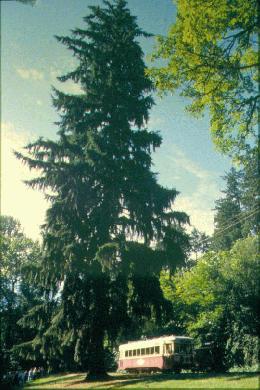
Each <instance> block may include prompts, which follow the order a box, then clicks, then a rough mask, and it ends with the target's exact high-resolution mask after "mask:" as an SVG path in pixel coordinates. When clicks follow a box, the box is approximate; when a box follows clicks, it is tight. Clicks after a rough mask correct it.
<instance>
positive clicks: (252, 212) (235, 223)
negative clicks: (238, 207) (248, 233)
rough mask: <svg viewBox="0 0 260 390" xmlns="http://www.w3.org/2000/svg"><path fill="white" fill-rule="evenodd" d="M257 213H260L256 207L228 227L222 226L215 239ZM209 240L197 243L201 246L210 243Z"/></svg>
mask: <svg viewBox="0 0 260 390" xmlns="http://www.w3.org/2000/svg"><path fill="white" fill-rule="evenodd" d="M259 211H260V210H259V206H257V207H256V208H255V209H253V210H250V212H249V214H248V215H243V216H241V218H239V219H238V220H237V221H236V222H234V223H232V224H230V225H228V226H224V228H223V229H221V230H218V231H217V232H216V234H215V237H218V236H219V235H220V234H221V233H223V232H224V231H226V230H228V229H230V228H231V227H233V226H235V225H237V224H238V223H240V222H241V221H243V220H247V219H248V218H251V217H252V216H253V215H255V214H256V213H257V212H259ZM236 218H238V217H235V218H234V219H236ZM210 240H211V237H209V238H206V239H204V240H202V241H200V242H199V243H200V244H202V243H204V242H207V241H210Z"/></svg>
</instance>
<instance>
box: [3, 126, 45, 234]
mask: <svg viewBox="0 0 260 390" xmlns="http://www.w3.org/2000/svg"><path fill="white" fill-rule="evenodd" d="M29 140H30V141H32V136H31V135H30V134H28V133H26V132H25V131H23V130H21V129H17V128H15V127H14V125H13V124H11V123H3V124H2V134H1V213H2V214H4V215H11V216H13V217H14V218H16V219H18V220H19V221H20V222H21V225H22V227H23V228H24V232H25V234H26V235H27V236H28V237H31V238H33V239H38V238H39V237H40V225H41V224H42V223H43V222H44V215H45V210H46V208H47V202H46V200H45V199H44V196H43V194H42V193H40V192H38V191H36V190H32V189H30V188H28V187H27V186H26V185H25V184H24V183H23V180H26V179H30V178H32V177H34V176H35V174H33V173H32V172H30V171H29V169H28V168H27V167H25V166H24V165H22V163H21V161H19V160H17V158H16V157H15V156H14V154H13V150H16V151H21V149H22V147H23V146H24V145H26V143H27V142H28V141H29Z"/></svg>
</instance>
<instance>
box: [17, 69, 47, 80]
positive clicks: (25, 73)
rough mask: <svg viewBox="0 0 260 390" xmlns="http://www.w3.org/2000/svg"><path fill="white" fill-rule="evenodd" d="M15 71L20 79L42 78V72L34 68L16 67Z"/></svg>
mask: <svg viewBox="0 0 260 390" xmlns="http://www.w3.org/2000/svg"><path fill="white" fill-rule="evenodd" d="M16 72H17V74H18V75H19V76H20V77H21V78H22V79H26V80H28V79H31V80H35V81H39V80H43V79H44V74H43V73H42V72H40V71H39V70H37V69H34V68H16Z"/></svg>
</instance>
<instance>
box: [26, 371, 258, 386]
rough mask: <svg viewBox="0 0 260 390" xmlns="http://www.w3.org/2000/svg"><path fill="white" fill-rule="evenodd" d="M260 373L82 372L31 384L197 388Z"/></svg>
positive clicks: (250, 376) (251, 376)
mask: <svg viewBox="0 0 260 390" xmlns="http://www.w3.org/2000/svg"><path fill="white" fill-rule="evenodd" d="M257 375H259V373H256V372H241V373H240V372H235V373H214V372H212V373H183V374H168V373H167V374H161V373H158V374H139V375H138V374H119V375H115V376H110V377H109V378H108V379H107V380H105V381H100V382H98V381H96V382H88V381H86V380H85V379H83V380H76V379H77V378H78V379H80V378H82V374H75V375H71V376H68V377H65V378H64V377H63V378H60V379H56V380H55V379H53V380H51V381H49V382H44V383H38V384H37V383H35V384H33V383H32V384H31V387H37V389H38V390H40V388H41V386H42V388H45V389H48V390H64V388H67V389H70V388H71V389H73V390H82V388H83V387H82V385H83V384H85V385H86V389H98V388H100V387H102V388H109V389H116V388H123V387H125V386H128V385H131V384H134V385H137V386H138V384H139V383H140V388H143V387H146V385H147V386H149V384H151V383H154V382H156V383H160V382H164V381H170V380H180V381H183V386H184V387H185V381H186V380H187V381H189V380H193V381H194V382H195V383H194V388H196V381H198V380H203V379H205V380H207V379H212V378H216V379H217V378H223V379H225V380H227V381H234V380H235V381H239V380H241V379H246V378H253V377H256V376H257ZM70 380H72V382H71V383H68V384H67V385H65V386H63V387H56V386H55V387H53V388H52V387H49V384H56V383H58V382H67V381H70ZM73 386H81V387H73ZM26 388H27V389H29V388H30V386H26Z"/></svg>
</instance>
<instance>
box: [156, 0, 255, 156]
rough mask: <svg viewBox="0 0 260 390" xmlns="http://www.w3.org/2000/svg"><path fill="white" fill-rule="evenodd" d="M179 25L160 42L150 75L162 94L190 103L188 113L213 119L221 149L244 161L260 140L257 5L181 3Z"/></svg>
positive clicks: (214, 135)
mask: <svg viewBox="0 0 260 390" xmlns="http://www.w3.org/2000/svg"><path fill="white" fill-rule="evenodd" d="M176 5H177V17H176V22H175V23H174V24H173V25H172V27H171V28H170V30H169V33H168V36H167V37H159V38H158V46H157V49H156V52H155V54H154V56H153V58H154V59H158V58H159V59H162V63H163V65H161V64H159V65H158V66H155V67H154V68H152V69H151V72H150V73H151V74H152V76H153V78H154V80H155V82H156V86H157V87H158V89H159V90H161V91H176V90H177V91H178V92H180V93H181V94H182V95H183V96H186V97H189V98H191V100H192V103H191V105H190V106H189V107H188V110H189V111H190V112H191V113H193V114H195V115H200V114H202V113H203V112H204V111H205V109H207V110H208V111H209V113H210V119H211V121H210V130H211V135H212V138H213V141H214V143H215V145H216V146H217V148H218V149H219V150H221V151H222V152H224V153H228V154H232V155H233V156H240V155H241V154H243V152H244V150H245V149H246V145H248V144H250V143H252V142H255V139H256V137H257V113H258V110H259V99H260V95H259V89H258V83H259V57H258V32H259V2H258V1H257V0H248V1H244V0H234V1H230V0H220V1H218V3H216V2H214V1H212V2H208V1H200V0H177V1H176Z"/></svg>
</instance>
